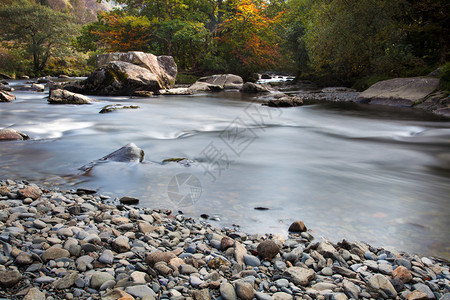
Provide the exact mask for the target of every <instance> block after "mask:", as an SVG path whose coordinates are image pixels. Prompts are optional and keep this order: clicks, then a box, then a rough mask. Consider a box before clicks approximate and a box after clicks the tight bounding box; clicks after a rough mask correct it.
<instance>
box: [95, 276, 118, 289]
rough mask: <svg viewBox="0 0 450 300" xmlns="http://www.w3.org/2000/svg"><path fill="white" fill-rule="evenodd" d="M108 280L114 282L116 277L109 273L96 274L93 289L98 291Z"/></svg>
mask: <svg viewBox="0 0 450 300" xmlns="http://www.w3.org/2000/svg"><path fill="white" fill-rule="evenodd" d="M108 280H114V276H112V275H111V274H109V273H107V272H95V273H94V275H92V277H91V284H90V285H91V288H93V289H96V290H98V289H99V288H100V287H101V286H102V284H103V283H105V282H106V281H108Z"/></svg>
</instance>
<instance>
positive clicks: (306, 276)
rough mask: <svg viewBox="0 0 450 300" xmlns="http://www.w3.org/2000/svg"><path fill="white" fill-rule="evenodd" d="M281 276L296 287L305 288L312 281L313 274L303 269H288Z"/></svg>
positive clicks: (309, 270)
mask: <svg viewBox="0 0 450 300" xmlns="http://www.w3.org/2000/svg"><path fill="white" fill-rule="evenodd" d="M283 276H285V277H286V278H288V279H289V280H290V281H292V282H293V283H295V284H297V285H301V286H307V285H308V284H309V282H310V281H311V280H313V279H314V277H315V272H314V271H313V270H311V269H307V268H303V267H290V268H288V269H287V270H286V271H285V272H284V273H283Z"/></svg>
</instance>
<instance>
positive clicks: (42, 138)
mask: <svg viewBox="0 0 450 300" xmlns="http://www.w3.org/2000/svg"><path fill="white" fill-rule="evenodd" d="M23 83H24V82H23V81H14V82H12V85H13V86H18V85H21V84H23ZM15 95H16V96H17V100H15V101H14V102H12V103H0V128H4V127H11V128H14V129H16V130H19V131H22V132H24V133H26V134H28V135H29V136H30V137H31V141H18V142H3V143H0V178H3V179H6V178H11V179H27V180H29V181H32V182H35V183H38V184H46V185H49V186H59V187H60V188H61V189H65V188H77V187H83V188H93V189H98V190H99V192H100V193H102V194H105V195H109V196H111V197H121V196H125V195H126V196H135V197H138V198H139V199H140V204H139V205H141V206H145V207H152V208H168V209H172V210H181V211H183V212H184V213H185V214H187V215H189V216H193V217H198V216H200V215H201V214H207V215H209V216H211V217H213V219H215V220H216V221H211V222H212V223H213V224H216V225H217V226H229V227H231V226H232V224H235V223H236V224H239V225H240V226H241V229H242V230H243V231H245V232H249V233H269V232H270V233H281V234H287V228H288V227H289V225H290V223H291V222H292V221H295V220H303V221H304V222H305V224H306V225H307V227H308V228H309V229H310V230H311V234H312V235H313V236H315V237H316V238H317V239H318V240H320V238H321V237H324V238H327V239H329V240H331V241H334V242H336V241H338V240H340V239H342V238H346V239H348V240H362V241H365V242H367V243H369V244H372V245H374V246H379V247H381V246H383V247H390V248H394V249H397V250H404V251H408V252H413V253H421V254H425V255H435V256H439V257H443V258H446V259H450V231H449V230H448V229H449V228H450V218H449V215H450V205H449V203H450V184H449V183H450V180H449V179H450V122H448V121H447V120H444V119H440V118H437V117H434V116H432V115H429V114H426V113H422V112H418V111H414V110H410V109H405V110H399V109H395V110H389V109H387V108H386V107H377V106H368V105H362V104H354V103H316V104H311V105H305V106H302V107H296V108H286V109H276V108H268V107H265V106H261V105H260V103H257V102H254V101H253V99H252V98H251V97H249V96H246V95H242V94H240V93H238V92H227V93H214V94H199V95H194V96H160V97H154V98H147V99H145V98H134V99H130V98H128V97H94V98H95V99H97V100H99V102H95V103H93V104H92V105H81V106H75V105H49V104H47V102H46V99H45V97H46V96H47V93H45V94H44V93H32V92H15ZM116 103H120V104H124V105H125V104H126V105H129V104H132V105H138V106H140V109H133V110H120V111H115V112H112V113H107V114H99V113H98V112H99V111H100V110H101V108H102V107H103V106H105V105H107V104H116ZM129 142H133V143H135V144H136V145H137V146H138V147H140V148H142V149H143V150H144V151H145V160H144V162H143V163H130V164H127V163H117V162H110V163H104V164H99V165H97V166H96V167H94V168H93V170H92V171H91V172H89V173H87V174H83V172H82V171H80V170H79V167H81V166H83V165H85V164H87V163H89V162H91V161H94V160H96V159H99V158H101V157H103V156H105V155H106V154H108V153H110V152H112V151H114V150H116V149H118V148H120V147H122V146H124V145H125V144H127V143H129ZM169 158H188V159H190V160H192V162H191V163H190V166H186V165H183V164H178V163H176V162H172V163H167V164H162V163H161V162H162V161H163V160H164V159H169ZM186 179H188V180H187V181H186V182H185V184H183V182H184V181H185V180H186ZM183 196H187V197H184V198H182V197H183ZM256 207H264V208H268V210H255V208H256Z"/></svg>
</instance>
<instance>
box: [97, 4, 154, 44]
mask: <svg viewBox="0 0 450 300" xmlns="http://www.w3.org/2000/svg"><path fill="white" fill-rule="evenodd" d="M100 20H101V21H102V23H103V25H104V26H103V27H102V28H100V29H99V30H97V31H95V32H93V33H94V34H97V35H98V36H99V37H100V40H101V42H102V44H104V45H105V46H106V47H107V48H108V50H110V51H132V50H145V48H146V47H147V44H148V41H149V39H150V34H149V32H150V30H149V28H150V22H149V21H148V19H147V18H146V17H136V16H130V15H126V14H124V13H119V12H109V13H103V14H102V15H101V17H100Z"/></svg>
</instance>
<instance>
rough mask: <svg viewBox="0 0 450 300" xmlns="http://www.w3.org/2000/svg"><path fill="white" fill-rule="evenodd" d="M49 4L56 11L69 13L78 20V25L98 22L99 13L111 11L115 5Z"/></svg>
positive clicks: (90, 0)
mask: <svg viewBox="0 0 450 300" xmlns="http://www.w3.org/2000/svg"><path fill="white" fill-rule="evenodd" d="M46 2H47V4H48V5H49V6H50V7H51V8H53V9H54V10H56V11H69V12H70V13H71V14H73V15H74V16H75V18H76V21H77V23H80V24H86V23H89V22H93V21H95V20H97V13H98V12H102V11H109V10H111V9H112V8H113V7H114V6H115V3H114V2H113V1H112V2H106V1H104V0H103V1H101V2H97V1H96V0H46Z"/></svg>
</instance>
